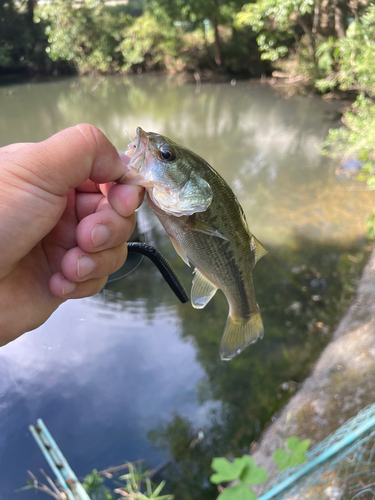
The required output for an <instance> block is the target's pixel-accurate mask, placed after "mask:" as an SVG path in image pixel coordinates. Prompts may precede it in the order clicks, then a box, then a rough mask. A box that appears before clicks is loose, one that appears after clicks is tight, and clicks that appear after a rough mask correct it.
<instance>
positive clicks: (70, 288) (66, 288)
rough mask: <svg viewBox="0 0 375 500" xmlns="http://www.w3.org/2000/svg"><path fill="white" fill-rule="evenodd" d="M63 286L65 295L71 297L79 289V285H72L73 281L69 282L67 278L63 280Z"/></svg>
mask: <svg viewBox="0 0 375 500" xmlns="http://www.w3.org/2000/svg"><path fill="white" fill-rule="evenodd" d="M61 286H62V292H63V295H70V294H71V293H73V292H74V291H75V289H76V288H77V285H76V284H75V283H72V282H71V281H69V280H67V279H66V278H63V280H62V282H61Z"/></svg>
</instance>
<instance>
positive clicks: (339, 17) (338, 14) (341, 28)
mask: <svg viewBox="0 0 375 500" xmlns="http://www.w3.org/2000/svg"><path fill="white" fill-rule="evenodd" d="M334 8H335V32H336V36H337V38H344V37H345V34H346V13H347V9H348V6H347V4H346V3H345V2H343V1H341V0H335V2H334Z"/></svg>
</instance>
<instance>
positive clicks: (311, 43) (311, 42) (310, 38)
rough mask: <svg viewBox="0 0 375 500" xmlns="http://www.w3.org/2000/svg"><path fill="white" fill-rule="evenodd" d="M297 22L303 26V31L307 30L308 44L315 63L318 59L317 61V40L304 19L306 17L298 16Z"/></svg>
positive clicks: (311, 57)
mask: <svg viewBox="0 0 375 500" xmlns="http://www.w3.org/2000/svg"><path fill="white" fill-rule="evenodd" d="M297 22H298V24H299V25H300V26H301V28H302V29H303V31H304V32H305V35H306V37H307V46H308V49H309V54H310V59H311V61H312V62H313V63H314V64H315V62H316V61H315V40H314V36H313V34H312V32H311V30H310V28H309V27H308V26H307V24H306V22H305V21H304V19H303V18H302V17H301V16H299V17H298V20H297Z"/></svg>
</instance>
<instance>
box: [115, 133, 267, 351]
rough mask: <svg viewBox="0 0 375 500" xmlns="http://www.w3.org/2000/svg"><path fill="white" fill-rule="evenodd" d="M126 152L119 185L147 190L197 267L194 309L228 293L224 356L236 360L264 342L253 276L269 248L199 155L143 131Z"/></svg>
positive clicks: (183, 252)
mask: <svg viewBox="0 0 375 500" xmlns="http://www.w3.org/2000/svg"><path fill="white" fill-rule="evenodd" d="M125 154H126V155H128V156H129V157H130V158H131V160H130V162H129V164H128V166H127V171H126V173H125V174H124V176H123V177H122V178H121V179H119V181H118V182H120V183H125V184H136V185H140V186H144V187H145V189H146V192H147V201H148V204H149V206H150V208H151V210H152V211H153V212H154V213H155V214H156V216H157V217H158V219H159V220H160V222H161V224H162V226H163V227H164V229H165V231H166V232H167V234H168V235H169V237H170V239H171V241H172V244H173V246H174V248H175V250H176V252H177V254H178V255H179V256H180V257H181V259H182V260H183V261H184V262H185V263H186V264H187V265H188V266H194V278H193V282H192V289H191V304H192V306H193V307H194V308H196V309H202V308H204V307H205V306H206V305H207V304H208V302H209V301H210V300H211V299H212V297H213V296H214V295H215V293H216V291H217V290H218V289H220V290H222V292H223V293H224V295H225V297H226V299H227V301H228V304H229V313H228V317H227V321H226V324H225V327H224V333H223V335H222V339H221V343H220V357H221V359H222V360H230V359H232V358H234V357H235V356H237V355H238V354H239V353H240V352H242V351H243V350H244V349H245V347H247V346H248V345H250V344H252V343H253V342H255V341H256V340H257V339H258V338H262V337H263V332H264V328H263V322H262V318H261V313H260V309H259V306H258V304H257V302H256V298H255V292H254V286H253V280H252V271H253V269H254V266H255V264H256V263H257V261H258V260H259V259H260V258H261V257H263V256H264V255H265V254H266V253H267V250H266V249H265V247H264V246H263V245H262V244H261V243H260V241H259V240H258V239H257V238H256V237H255V236H254V235H253V234H252V233H251V232H250V229H249V227H248V224H247V221H246V217H245V213H244V211H243V209H242V207H241V205H240V203H239V202H238V200H237V198H236V196H235V194H234V193H233V191H232V189H231V188H230V186H229V185H228V184H227V183H226V181H225V180H224V179H223V178H222V177H221V175H220V174H219V173H218V172H216V170H214V169H213V168H212V167H211V166H210V165H209V164H208V163H207V162H206V161H205V160H204V159H203V158H201V157H200V156H199V155H197V154H196V153H194V152H193V151H191V150H190V149H188V148H186V147H184V146H182V145H179V144H177V143H176V142H174V141H173V140H171V139H169V138H168V137H165V136H163V135H160V134H157V133H154V132H145V131H144V130H142V128H141V127H137V131H136V138H135V139H134V141H132V142H131V143H130V144H129V146H128V149H127V150H126V151H125Z"/></svg>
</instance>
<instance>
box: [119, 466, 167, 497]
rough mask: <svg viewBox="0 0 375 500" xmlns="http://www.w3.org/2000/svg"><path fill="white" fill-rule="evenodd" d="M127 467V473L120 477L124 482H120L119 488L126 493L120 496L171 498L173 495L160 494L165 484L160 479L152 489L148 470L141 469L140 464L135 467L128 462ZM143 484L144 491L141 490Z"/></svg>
mask: <svg viewBox="0 0 375 500" xmlns="http://www.w3.org/2000/svg"><path fill="white" fill-rule="evenodd" d="M128 467H129V472H128V474H124V475H123V476H121V477H120V479H122V480H124V481H125V483H126V484H125V485H123V484H120V486H121V488H120V489H121V490H122V491H123V492H124V493H126V495H122V496H126V497H127V498H131V499H133V500H173V498H174V497H173V495H160V493H161V491H162V489H163V488H164V486H165V481H162V482H161V483H160V484H159V485H158V486H156V487H155V489H154V488H153V486H152V484H151V481H150V479H149V477H148V475H149V473H150V471H142V467H141V465H139V466H138V467H137V468H135V467H134V466H133V465H132V464H131V463H128ZM143 484H144V485H145V488H146V491H145V492H142V485H143Z"/></svg>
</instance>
